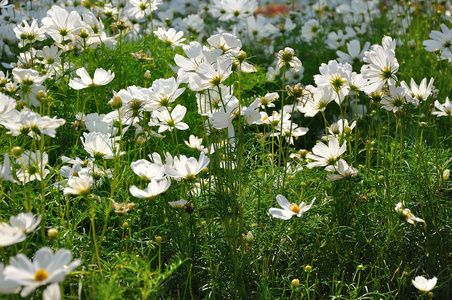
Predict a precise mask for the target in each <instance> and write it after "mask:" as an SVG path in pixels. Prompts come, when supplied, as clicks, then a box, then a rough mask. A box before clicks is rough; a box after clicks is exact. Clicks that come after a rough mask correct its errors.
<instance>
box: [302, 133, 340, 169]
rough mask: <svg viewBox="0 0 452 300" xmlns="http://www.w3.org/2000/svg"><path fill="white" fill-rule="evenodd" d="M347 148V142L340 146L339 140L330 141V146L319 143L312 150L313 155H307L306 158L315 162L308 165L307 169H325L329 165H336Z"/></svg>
mask: <svg viewBox="0 0 452 300" xmlns="http://www.w3.org/2000/svg"><path fill="white" fill-rule="evenodd" d="M346 148H347V144H346V142H344V143H343V144H342V146H339V140H338V139H337V138H332V139H329V140H328V146H327V145H325V144H324V143H322V142H318V143H317V144H316V145H315V146H314V148H312V153H309V154H308V155H306V158H309V159H311V160H313V161H312V162H310V163H308V164H307V165H306V167H308V168H310V169H311V168H313V167H325V166H328V165H335V164H336V162H337V161H338V160H339V158H340V156H341V155H342V154H344V152H345V150H346Z"/></svg>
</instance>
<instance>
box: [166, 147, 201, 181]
mask: <svg viewBox="0 0 452 300" xmlns="http://www.w3.org/2000/svg"><path fill="white" fill-rule="evenodd" d="M209 162H210V159H209V158H208V157H207V156H205V155H204V152H201V155H200V156H199V160H196V158H194V157H190V158H187V157H186V156H185V155H180V156H179V157H175V158H174V161H173V165H172V166H169V165H166V166H165V172H166V174H167V175H168V176H170V177H173V178H175V179H176V180H180V179H194V178H196V175H197V174H198V173H199V172H201V171H202V170H203V169H205V168H207V165H208V164H209Z"/></svg>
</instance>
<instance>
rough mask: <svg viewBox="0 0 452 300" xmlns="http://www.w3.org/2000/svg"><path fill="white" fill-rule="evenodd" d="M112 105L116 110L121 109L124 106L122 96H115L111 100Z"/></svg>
mask: <svg viewBox="0 0 452 300" xmlns="http://www.w3.org/2000/svg"><path fill="white" fill-rule="evenodd" d="M110 105H111V106H112V107H113V108H114V109H118V108H121V106H122V99H121V96H119V95H114V96H113V99H111V101H110Z"/></svg>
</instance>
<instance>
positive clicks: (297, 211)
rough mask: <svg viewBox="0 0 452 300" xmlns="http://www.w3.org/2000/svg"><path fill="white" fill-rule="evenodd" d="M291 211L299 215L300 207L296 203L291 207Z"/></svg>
mask: <svg viewBox="0 0 452 300" xmlns="http://www.w3.org/2000/svg"><path fill="white" fill-rule="evenodd" d="M289 208H290V210H291V211H293V212H294V213H296V214H298V213H299V212H300V207H299V206H298V205H296V204H295V203H292V204H290V206H289Z"/></svg>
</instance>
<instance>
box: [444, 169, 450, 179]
mask: <svg viewBox="0 0 452 300" xmlns="http://www.w3.org/2000/svg"><path fill="white" fill-rule="evenodd" d="M449 176H450V170H449V169H446V170H444V171H443V180H448V179H449Z"/></svg>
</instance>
